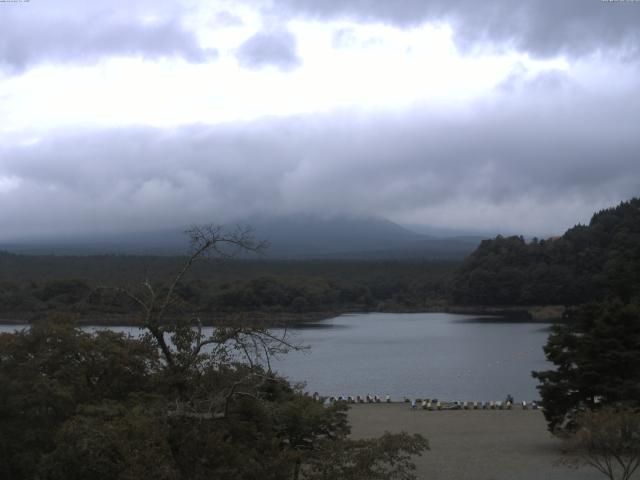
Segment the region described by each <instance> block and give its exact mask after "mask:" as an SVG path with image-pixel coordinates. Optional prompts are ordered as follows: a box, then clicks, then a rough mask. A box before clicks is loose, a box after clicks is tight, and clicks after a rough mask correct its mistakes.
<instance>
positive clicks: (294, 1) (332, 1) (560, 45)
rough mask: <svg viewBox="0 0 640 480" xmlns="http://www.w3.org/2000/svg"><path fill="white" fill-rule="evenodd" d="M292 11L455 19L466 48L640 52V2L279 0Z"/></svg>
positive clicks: (400, 20) (397, 20)
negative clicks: (497, 47) (484, 46)
mask: <svg viewBox="0 0 640 480" xmlns="http://www.w3.org/2000/svg"><path fill="white" fill-rule="evenodd" d="M273 8H274V9H277V11H279V12H282V11H283V9H284V11H285V12H286V13H287V14H288V15H290V16H294V17H295V16H304V17H312V18H316V19H329V18H331V19H335V18H349V19H351V20H355V21H363V22H385V23H391V24H394V25H398V26H403V27H404V26H413V25H418V24H421V23H423V22H439V23H445V22H446V23H449V24H450V25H451V26H452V29H453V32H454V37H455V39H456V41H457V43H458V45H459V47H461V48H462V49H464V50H473V49H474V48H481V47H482V46H483V45H487V44H493V45H498V46H501V47H507V48H515V49H517V50H520V51H526V52H529V53H530V54H532V55H534V56H542V57H547V56H555V55H558V54H567V55H570V56H581V55H585V54H590V53H593V52H597V51H602V52H605V53H608V52H610V51H612V50H616V51H618V52H619V53H620V54H622V55H624V56H627V57H637V56H638V54H639V53H640V29H638V25H639V24H640V3H638V2H633V1H626V2H625V1H602V0H562V1H560V2H553V1H543V0H521V1H513V0H485V1H477V0H430V1H424V0H397V1H393V2H390V1H386V0H277V2H273Z"/></svg>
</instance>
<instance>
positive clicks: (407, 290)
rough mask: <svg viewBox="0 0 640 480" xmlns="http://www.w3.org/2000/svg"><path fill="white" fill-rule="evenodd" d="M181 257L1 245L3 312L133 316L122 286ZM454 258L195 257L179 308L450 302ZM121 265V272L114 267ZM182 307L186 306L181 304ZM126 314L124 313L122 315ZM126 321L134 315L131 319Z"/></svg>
mask: <svg viewBox="0 0 640 480" xmlns="http://www.w3.org/2000/svg"><path fill="white" fill-rule="evenodd" d="M183 261H185V259H184V258H180V257H136V256H130V257H124V256H116V255H113V256H92V257H91V256H90V257H52V256H41V257H32V256H27V255H12V254H7V253H2V252H0V316H4V317H5V318H12V317H13V318H19V317H26V318H29V317H30V316H38V315H40V314H41V313H42V312H48V311H51V312H55V311H66V312H71V313H75V314H79V315H81V316H82V317H83V318H86V317H88V316H90V317H92V318H93V319H94V321H95V319H96V318H97V319H98V320H100V319H101V318H107V317H110V316H127V315H129V316H130V314H131V312H132V311H134V310H135V308H136V304H135V302H133V301H132V300H131V299H130V298H129V297H127V296H126V295H122V294H121V293H118V291H117V289H116V287H120V286H121V285H123V284H125V285H126V284H127V283H132V282H133V279H135V280H137V279H139V278H144V276H145V275H148V274H149V275H153V277H154V278H156V279H157V282H156V284H155V285H154V288H158V289H161V288H162V285H166V283H167V282H168V281H169V280H170V276H169V270H170V269H171V268H175V269H177V268H179V262H183ZM455 265H457V264H456V263H453V262H427V261H418V262H404V261H397V262H393V261H382V262H375V261H322V262H320V261H275V260H273V261H257V260H226V261H219V260H218V261H212V262H207V263H204V262H203V263H200V264H196V265H194V267H193V268H192V270H191V271H190V275H189V278H188V279H185V280H184V281H183V282H181V283H180V285H178V286H177V287H176V290H175V294H176V298H177V299H179V300H180V301H179V303H178V304H176V305H175V308H174V311H175V313H185V312H188V313H197V314H199V315H200V316H201V317H202V318H203V321H204V322H205V323H211V320H209V318H213V317H219V316H220V315H224V314H229V313H242V312H255V311H260V312H262V313H264V314H269V313H293V314H302V315H304V314H305V313H310V312H333V311H352V310H358V311H366V310H374V309H385V308H386V309H404V308H414V309H415V308H425V306H430V305H432V304H438V303H442V301H443V300H444V299H445V298H446V295H447V291H448V282H449V277H450V275H451V272H452V271H453V269H454V266H455ZM119 272H121V273H122V277H121V278H119V279H118V278H113V275H115V274H117V273H119ZM178 307H179V308H178ZM120 321H123V320H120ZM124 321H127V322H130V321H131V320H129V319H126V320H124Z"/></svg>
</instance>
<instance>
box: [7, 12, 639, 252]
mask: <svg viewBox="0 0 640 480" xmlns="http://www.w3.org/2000/svg"><path fill="white" fill-rule="evenodd" d="M392 3H393V8H392V7H391V5H392ZM203 5H204V4H202V3H196V2H193V3H192V2H184V3H177V2H146V1H145V2H136V3H135V6H131V8H129V7H126V6H125V5H124V3H120V2H102V1H97V2H91V3H86V2H75V1H73V2H65V4H64V5H63V6H60V5H58V6H57V7H55V8H54V6H53V5H52V4H43V3H41V2H28V3H24V4H23V3H15V4H14V3H11V4H0V14H1V15H0V116H1V118H3V123H2V125H0V140H2V141H1V142H0V205H1V207H0V224H1V225H2V226H3V228H2V231H1V232H0V239H2V240H8V239H12V238H23V237H25V236H34V235H35V236H38V235H47V234H56V233H63V232H71V233H73V232H114V231H128V230H144V229H154V228H165V227H171V226H175V225H184V224H188V223H192V222H202V221H211V220H213V221H218V222H220V221H222V222H224V221H233V220H234V219H237V218H245V217H247V216H250V215H253V214H258V215H259V214H283V215H288V214H305V213H309V214H316V215H323V216H327V217H329V216H339V215H362V216H366V217H370V216H378V217H384V218H389V219H391V220H393V221H396V222H401V223H406V224H423V225H433V226H436V227H441V228H467V229H469V228H470V229H477V230H497V231H505V232H514V231H517V232H522V233H524V234H531V235H548V234H552V233H556V232H562V231H564V229H566V228H567V227H569V226H571V225H572V224H573V223H574V222H575V219H576V218H577V219H580V220H581V221H587V220H588V218H589V216H590V214H591V213H592V212H593V211H594V210H597V209H598V208H602V207H605V206H608V205H612V204H614V203H616V202H618V201H620V200H623V199H626V198H629V197H631V196H634V195H638V193H640V161H638V152H639V151H640V138H639V136H638V135H637V125H638V121H639V118H638V116H639V113H638V112H640V94H639V93H638V92H640V75H638V73H639V72H638V68H639V66H640V64H639V63H638V57H637V53H638V45H640V43H639V42H638V30H637V28H635V27H636V26H637V25H638V22H639V21H640V3H638V2H600V1H593V2H592V1H574V0H568V1H565V2H541V1H535V0H531V1H525V2H517V3H515V2H507V1H506V0H492V1H488V2H482V4H479V3H477V2H471V1H450V2H439V1H432V2H418V1H410V0H406V1H400V2H383V1H374V0H360V1H357V0H352V1H344V2H332V1H326V2H324V1H323V2H320V1H311V0H301V1H295V2H293V1H291V2H289V1H287V0H284V1H282V2H280V1H278V2H256V1H249V0H247V1H245V2H224V1H220V2H211V3H210V4H208V5H207V6H203ZM125 7H126V8H125Z"/></svg>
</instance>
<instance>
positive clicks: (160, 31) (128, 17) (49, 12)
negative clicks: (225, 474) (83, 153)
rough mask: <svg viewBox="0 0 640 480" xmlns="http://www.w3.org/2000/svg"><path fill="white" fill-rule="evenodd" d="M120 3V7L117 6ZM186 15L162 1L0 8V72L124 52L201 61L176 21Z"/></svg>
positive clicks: (204, 56) (205, 52) (210, 53)
mask: <svg viewBox="0 0 640 480" xmlns="http://www.w3.org/2000/svg"><path fill="white" fill-rule="evenodd" d="M118 7H119V8H118ZM183 13H185V12H184V11H182V10H178V9H177V8H175V7H174V8H169V7H163V4H162V2H158V3H150V2H144V1H143V2H139V3H137V2H136V4H134V5H129V4H124V3H118V2H103V1H96V2H78V1H70V2H66V3H65V8H64V9H63V8H60V4H58V3H57V2H28V3H12V4H2V5H1V6H0V70H4V71H8V72H10V73H16V72H21V71H24V70H25V69H27V68H28V67H30V66H31V65H34V64H38V63H41V62H55V63H59V62H63V63H70V62H73V63H76V62H79V63H85V62H93V61H96V60H97V59H99V58H101V57H106V56H113V55H116V56H117V55H124V56H131V55H135V56H143V57H147V58H159V57H182V58H184V59H186V60H187V61H189V62H204V61H207V60H210V59H212V58H215V57H216V55H217V52H216V51H215V50H211V49H203V48H201V46H200V45H199V43H198V40H197V38H196V37H195V35H194V34H193V32H190V31H188V30H187V29H185V27H184V26H183V25H182V23H181V15H182V14H183Z"/></svg>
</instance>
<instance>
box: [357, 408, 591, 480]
mask: <svg viewBox="0 0 640 480" xmlns="http://www.w3.org/2000/svg"><path fill="white" fill-rule="evenodd" d="M348 417H349V421H350V423H351V426H352V432H351V436H352V437H353V438H356V439H357V438H371V437H377V436H379V435H381V434H383V433H384V432H385V431H388V432H391V433H399V432H401V431H405V432H408V433H410V434H414V433H419V434H421V435H423V436H424V437H426V438H427V440H428V441H429V445H430V448H431V450H430V451H427V452H425V453H424V454H423V455H422V456H421V457H417V458H415V462H416V466H417V472H416V473H417V477H418V479H420V480H422V479H424V480H427V479H428V480H598V479H600V478H602V476H601V474H600V473H598V472H597V471H596V470H594V469H591V468H590V467H586V466H580V467H579V468H575V467H574V468H570V467H569V466H568V465H567V464H566V463H563V462H562V459H563V455H562V442H561V441H560V440H558V439H557V438H554V437H553V436H552V435H551V434H550V433H549V432H548V431H547V429H546V422H545V420H544V417H543V414H542V412H541V411H540V410H522V409H521V408H515V409H514V410H453V411H451V410H450V411H427V410H421V409H417V410H412V409H411V408H410V406H409V405H408V404H406V403H391V404H385V403H383V404H356V405H351V406H350V409H349V413H348ZM573 460H575V459H573Z"/></svg>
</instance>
